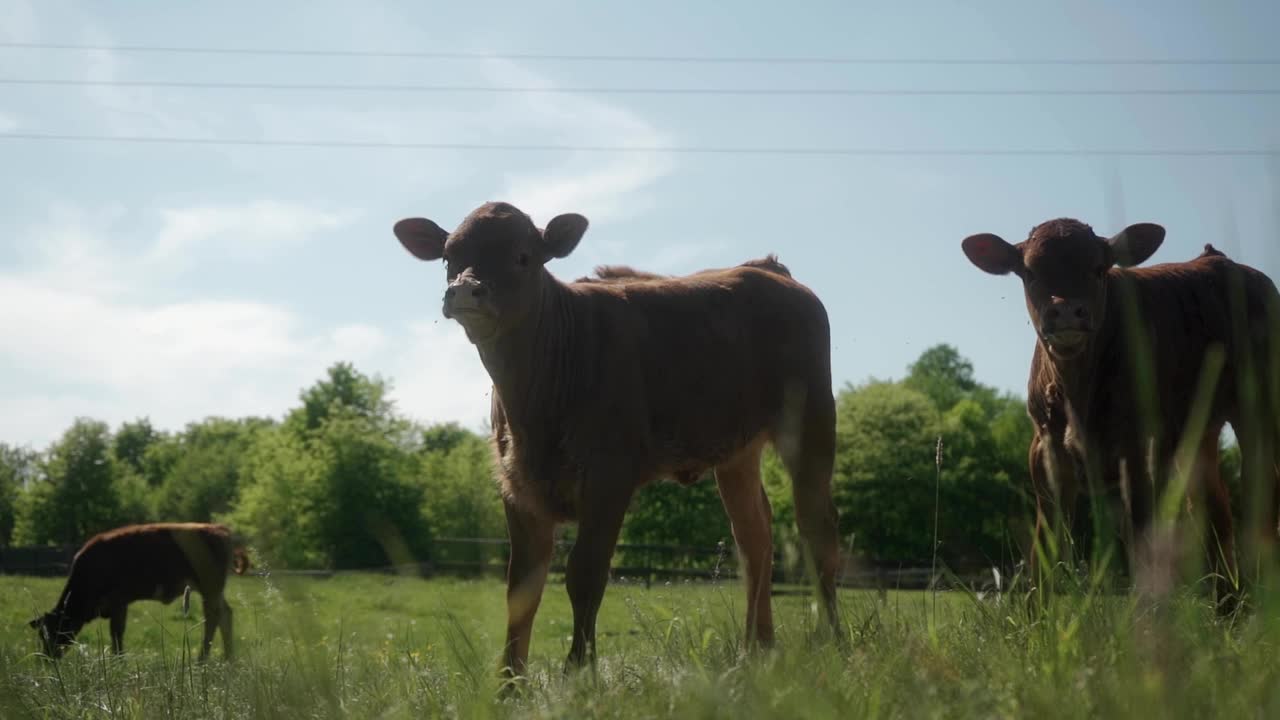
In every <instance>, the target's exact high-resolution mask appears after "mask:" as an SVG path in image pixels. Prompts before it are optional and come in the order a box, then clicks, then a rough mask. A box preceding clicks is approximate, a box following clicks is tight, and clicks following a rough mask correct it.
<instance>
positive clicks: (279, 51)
mask: <svg viewBox="0 0 1280 720" xmlns="http://www.w3.org/2000/svg"><path fill="white" fill-rule="evenodd" d="M0 48H9V49H25V50H75V51H100V52H119V53H156V54H166V53H167V54H187V55H256V56H265V57H269V56H282V57H346V58H361V57H365V58H419V59H427V60H548V61H556V62H594V63H606V62H609V63H612V62H631V63H706V64H753V65H1094V66H1109V65H1181V66H1185V65H1280V58H1214V57H1203V58H1066V57H1059V58H1054V57H1043V58H1023V59H1018V58H892V57H879V58H876V57H866V58H856V57H836V56H809V57H796V56H790V57H788V56H768V55H764V56H754V55H658V54H654V55H650V54H636V55H628V54H582V55H574V54H564V53H490V52H448V51H438V52H433V51H407V50H338V49H322V48H310V49H308V48H299V49H288V48H248V47H243V48H236V47H197V46H179V45H93V44H73V43H36V42H0Z"/></svg>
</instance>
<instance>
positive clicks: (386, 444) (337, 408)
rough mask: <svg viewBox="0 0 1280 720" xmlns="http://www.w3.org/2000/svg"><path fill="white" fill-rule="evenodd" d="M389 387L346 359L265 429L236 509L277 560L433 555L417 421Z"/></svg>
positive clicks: (360, 562) (337, 562)
mask: <svg viewBox="0 0 1280 720" xmlns="http://www.w3.org/2000/svg"><path fill="white" fill-rule="evenodd" d="M385 394H386V385H385V384H384V383H383V381H381V380H379V379H376V378H374V379H370V378H368V377H366V376H364V375H363V374H361V373H359V372H357V371H356V370H355V369H354V368H352V367H351V366H350V365H347V364H344V363H339V364H338V365H335V366H333V367H331V368H330V369H329V371H328V372H327V374H326V377H325V378H324V379H322V380H320V381H319V382H317V383H316V384H315V385H313V386H311V387H309V388H307V389H305V390H303V391H302V393H301V399H302V406H301V407H299V408H296V409H294V410H293V411H291V412H290V413H289V416H288V418H287V419H286V421H285V423H284V425H283V426H281V427H279V428H273V429H265V430H264V429H260V430H259V431H258V432H257V433H255V441H254V442H253V443H252V449H251V451H250V452H249V453H248V455H247V458H246V460H245V463H244V466H243V473H242V474H243V480H242V481H241V483H240V490H239V500H238V502H236V503H235V504H234V506H233V509H232V511H231V512H230V513H228V514H227V515H226V517H227V519H228V522H230V523H234V524H235V526H236V527H237V529H239V530H241V531H242V532H244V533H246V534H247V535H249V536H250V537H252V538H254V541H255V542H256V543H258V544H259V546H260V547H261V548H263V549H264V550H265V553H264V555H265V557H267V558H268V559H269V560H270V561H272V562H276V563H279V564H283V565H288V566H293V567H333V568H364V567H373V566H381V565H386V564H388V563H402V562H409V561H412V560H424V559H426V558H428V557H429V556H430V551H431V538H432V533H431V528H430V526H429V525H428V522H427V518H426V516H425V514H424V512H423V506H424V497H425V488H424V485H423V483H422V482H420V481H419V479H418V477H417V476H416V471H417V470H418V469H419V468H418V460H417V458H416V457H415V456H414V453H413V450H414V445H413V444H412V443H411V442H410V441H409V439H410V438H411V437H412V435H413V433H412V432H411V430H412V426H411V425H410V424H409V423H407V422H405V421H404V420H403V419H402V418H399V417H397V416H396V415H395V413H394V409H393V407H392V405H391V403H390V402H389V401H387V400H386V398H385Z"/></svg>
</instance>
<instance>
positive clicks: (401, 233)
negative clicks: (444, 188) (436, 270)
mask: <svg viewBox="0 0 1280 720" xmlns="http://www.w3.org/2000/svg"><path fill="white" fill-rule="evenodd" d="M392 232H394V233H395V234H396V239H398V240H399V241H400V244H401V245H403V246H404V249H405V250H408V251H409V252H410V253H412V254H413V256H414V257H416V258H418V259H419V260H428V261H430V260H439V259H440V258H442V257H444V241H445V240H448V239H449V233H447V232H445V231H444V230H443V229H441V227H440V226H439V225H436V224H435V223H433V222H431V221H430V220H428V219H426V218H405V219H404V220H401V221H400V222H398V223H396V224H395V227H394V228H392Z"/></svg>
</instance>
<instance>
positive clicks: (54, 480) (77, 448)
mask: <svg viewBox="0 0 1280 720" xmlns="http://www.w3.org/2000/svg"><path fill="white" fill-rule="evenodd" d="M44 475H45V478H46V479H45V480H44V481H43V482H38V483H36V484H35V485H34V486H32V487H30V488H29V489H28V491H27V492H26V493H24V494H23V495H22V496H21V499H20V501H19V503H18V512H17V519H16V523H15V524H16V527H15V529H14V542H15V543H16V544H24V545H44V544H68V545H75V544H79V543H82V542H84V541H85V540H86V539H88V538H89V537H90V536H92V535H94V534H95V533H99V532H102V531H103V530H108V529H110V528H112V527H114V526H115V525H116V524H118V523H119V522H120V521H121V519H122V515H123V513H122V506H121V501H120V493H119V489H118V488H117V486H116V476H117V470H116V463H115V460H114V459H113V457H112V452H111V433H110V431H109V430H108V428H107V424H106V423H104V422H100V421H97V420H89V419H86V418H77V419H76V421H75V423H74V424H73V425H72V426H71V427H70V428H69V429H68V430H67V431H66V432H65V433H64V434H63V436H62V438H61V439H60V440H59V441H58V442H57V443H55V444H54V445H53V447H52V448H50V450H49V452H48V455H47V460H46V462H45V467H44Z"/></svg>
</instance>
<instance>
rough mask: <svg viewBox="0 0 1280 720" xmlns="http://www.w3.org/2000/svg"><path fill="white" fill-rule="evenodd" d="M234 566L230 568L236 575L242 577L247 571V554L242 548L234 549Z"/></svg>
mask: <svg viewBox="0 0 1280 720" xmlns="http://www.w3.org/2000/svg"><path fill="white" fill-rule="evenodd" d="M234 555H235V565H234V566H233V567H232V569H233V570H235V573H236V574H237V575H243V574H244V573H245V571H246V570H248V569H249V554H248V553H246V552H245V551H244V548H236V549H235V550H234Z"/></svg>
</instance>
